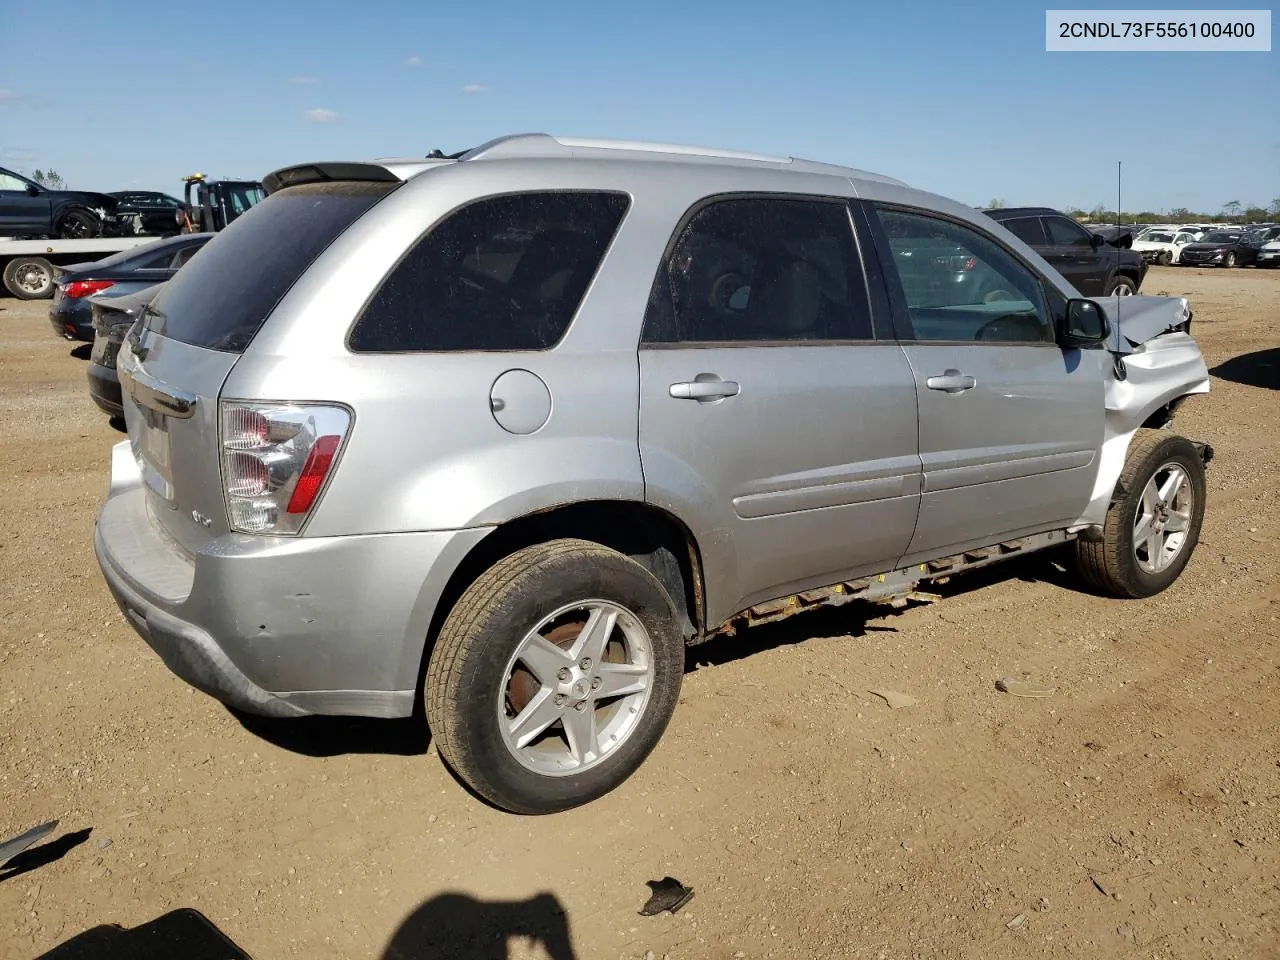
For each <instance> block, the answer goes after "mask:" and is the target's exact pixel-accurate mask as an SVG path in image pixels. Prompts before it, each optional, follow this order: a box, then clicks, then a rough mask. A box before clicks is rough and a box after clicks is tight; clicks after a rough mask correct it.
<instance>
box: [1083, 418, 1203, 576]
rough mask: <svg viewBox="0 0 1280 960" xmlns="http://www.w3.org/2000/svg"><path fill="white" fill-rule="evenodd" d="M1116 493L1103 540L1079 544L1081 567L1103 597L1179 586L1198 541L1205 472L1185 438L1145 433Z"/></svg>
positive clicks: (1132, 448)
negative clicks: (1104, 595)
mask: <svg viewBox="0 0 1280 960" xmlns="http://www.w3.org/2000/svg"><path fill="white" fill-rule="evenodd" d="M1116 490H1117V494H1116V496H1115V498H1114V499H1113V501H1112V503H1111V507H1110V509H1109V510H1108V511H1107V520H1106V523H1105V524H1104V526H1103V531H1102V536H1101V538H1100V539H1097V540H1077V541H1076V566H1077V568H1078V569H1079V571H1080V574H1081V576H1083V577H1084V579H1085V580H1087V581H1088V582H1089V583H1091V584H1092V585H1093V586H1095V587H1097V588H1098V589H1099V590H1103V591H1106V592H1107V593H1112V594H1115V595H1117V596H1121V597H1130V598H1137V597H1149V596H1152V595H1153V594H1156V593H1159V592H1160V591H1162V590H1164V589H1166V588H1167V587H1168V586H1169V585H1170V584H1172V583H1173V582H1174V581H1175V580H1177V579H1178V575H1179V574H1181V573H1182V570H1183V568H1184V567H1186V565H1187V562H1188V561H1189V560H1190V559H1191V554H1192V552H1193V551H1194V550H1195V548H1196V544H1197V543H1198V542H1199V540H1200V525H1201V523H1202V522H1203V520H1204V498H1205V482H1204V464H1203V463H1202V462H1201V460H1200V455H1199V453H1198V452H1197V451H1196V448H1195V446H1194V445H1192V443H1191V441H1190V440H1188V439H1186V438H1185V437H1180V436H1178V435H1177V434H1174V433H1170V432H1169V431H1167V430H1139V431H1138V432H1137V434H1135V435H1134V438H1133V442H1132V443H1131V444H1130V445H1129V452H1128V454H1127V455H1126V458H1125V464H1124V469H1123V470H1122V471H1121V473H1120V480H1119V482H1118V483H1117V485H1116Z"/></svg>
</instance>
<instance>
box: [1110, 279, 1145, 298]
mask: <svg viewBox="0 0 1280 960" xmlns="http://www.w3.org/2000/svg"><path fill="white" fill-rule="evenodd" d="M1137 292H1138V285H1137V284H1136V283H1134V282H1133V281H1132V280H1130V279H1129V278H1128V277H1114V278H1112V280H1111V284H1110V286H1108V287H1107V292H1106V296H1108V297H1131V296H1133V295H1134V294H1135V293H1137Z"/></svg>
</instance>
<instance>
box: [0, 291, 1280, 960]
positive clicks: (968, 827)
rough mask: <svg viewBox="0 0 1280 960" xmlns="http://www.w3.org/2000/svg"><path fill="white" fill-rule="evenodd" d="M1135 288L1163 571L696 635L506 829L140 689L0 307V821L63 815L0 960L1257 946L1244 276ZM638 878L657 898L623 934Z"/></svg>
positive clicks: (1273, 931) (1258, 448)
mask: <svg viewBox="0 0 1280 960" xmlns="http://www.w3.org/2000/svg"><path fill="white" fill-rule="evenodd" d="M1144 289H1145V290H1147V291H1148V292H1152V293H1155V292H1168V293H1175V294H1185V295H1188V296H1190V297H1191V298H1192V302H1193V306H1194V309H1195V321H1194V333H1195V334H1196V335H1197V337H1198V339H1199V340H1200V342H1201V344H1202V346H1203V348H1204V351H1205V353H1206V356H1207V358H1208V361H1209V365H1210V368H1211V369H1212V370H1213V371H1214V380H1213V390H1212V393H1211V394H1210V395H1209V396H1207V397H1204V398H1198V399H1195V400H1193V401H1191V402H1190V403H1188V404H1187V406H1186V407H1185V408H1184V411H1183V412H1182V413H1181V414H1180V415H1179V419H1178V426H1179V429H1180V430H1181V431H1182V432H1184V433H1186V434H1188V435H1190V436H1193V437H1196V438H1201V439H1205V440H1208V441H1210V442H1211V443H1212V444H1213V445H1214V447H1215V448H1216V451H1217V459H1215V461H1214V462H1213V463H1212V464H1211V466H1210V468H1209V491H1210V493H1209V497H1210V499H1209V504H1208V512H1207V516H1206V520H1205V527H1204V535H1203V540H1202V542H1201V545H1200V547H1199V549H1198V550H1197V552H1196V554H1195V556H1194V558H1193V560H1192V562H1191V565H1190V567H1189V568H1188V569H1187V571H1186V573H1185V574H1184V576H1183V577H1182V579H1181V580H1180V581H1179V582H1178V583H1177V584H1176V585H1175V586H1174V588H1172V589H1171V590H1169V591H1168V592H1166V593H1165V594H1162V595H1160V596H1158V597H1156V598H1153V599H1151V600H1147V601H1140V602H1122V601H1116V600H1109V599H1101V598H1098V597H1094V596H1091V595H1089V594H1087V593H1085V592H1083V590H1082V589H1081V588H1080V587H1079V585H1078V584H1077V582H1076V581H1075V580H1074V579H1073V578H1072V577H1071V576H1070V575H1069V574H1067V573H1064V572H1063V571H1062V570H1061V569H1060V568H1059V567H1058V566H1057V565H1056V564H1055V563H1054V562H1053V558H1045V557H1041V558H1033V559H1030V560H1027V561H1024V562H1022V563H1021V564H1020V565H1018V566H1013V567H1005V568H997V569H996V570H994V571H991V572H987V573H982V574H974V575H971V576H970V577H969V578H967V579H964V578H960V579H957V580H956V581H954V582H953V583H951V584H949V585H947V586H946V587H944V588H942V592H944V593H945V594H946V597H945V599H944V600H943V601H942V602H939V603H935V604H932V605H928V606H919V607H913V608H911V609H908V610H906V611H904V612H901V613H894V612H892V611H888V610H887V609H883V608H879V607H874V608H872V607H868V608H864V609H858V610H852V611H851V610H849V609H848V608H845V609H844V610H842V611H839V612H827V613H816V614H811V615H808V616H804V617H797V618H794V619H793V620H791V621H789V622H786V623H783V624H781V625H776V626H775V627H773V628H769V627H761V628H757V629H756V630H754V631H751V632H749V633H748V634H746V635H744V636H740V637H739V638H737V639H731V640H726V641H716V642H714V643H712V644H710V645H708V646H706V647H703V648H699V650H698V651H697V656H696V657H692V656H691V658H690V666H689V672H688V675H687V677H686V680H685V685H684V689H683V693H682V696H681V705H680V707H679V709H678V710H677V712H676V716H675V719H674V720H673V722H672V725H671V727H670V728H669V730H668V732H667V735H666V737H665V739H664V740H663V742H662V743H661V744H660V745H659V747H658V749H657V750H656V751H655V752H654V754H653V755H652V757H651V758H650V759H649V761H648V762H647V763H646V764H645V765H644V767H643V768H642V769H641V771H640V772H639V773H638V774H637V775H636V776H634V777H633V778H632V779H631V780H630V781H628V782H627V783H626V784H625V785H624V786H623V787H622V788H621V789H619V790H617V791H616V792H614V793H613V794H611V795H610V796H607V797H605V798H604V799H602V800H599V801H597V802H596V803H594V804H591V805H589V806H587V807H584V808H580V809H578V810H575V811H572V812H569V813H565V814H559V815H554V816H549V817H541V818H522V817H516V816H511V815H507V814H504V813H501V812H498V811H496V810H493V809H491V808H488V807H486V806H484V805H483V804H482V803H480V802H479V801H478V800H476V799H474V798H473V797H471V796H470V795H468V794H467V793H466V792H465V791H464V790H463V789H462V788H461V787H460V786H459V785H458V784H457V782H455V780H454V779H453V778H452V777H451V776H450V775H449V774H448V772H447V771H446V770H445V769H444V767H443V765H442V764H441V762H440V759H439V757H438V756H437V755H436V752H435V750H434V749H432V748H431V746H430V742H429V739H428V736H427V733H426V731H425V727H424V726H423V725H422V724H420V723H412V722H396V723H389V722H377V721H368V722H365V721H348V720H327V719H318V720H315V721H314V722H313V721H310V720H308V721H306V722H300V721H292V722H280V721H250V720H245V721H242V720H240V719H237V717H235V716H233V715H232V714H231V713H229V712H228V711H227V710H226V709H225V708H223V707H222V706H220V705H219V704H218V703H216V702H214V701H213V700H211V699H209V698H208V697H206V696H204V695H203V694H199V693H194V692H192V691H191V690H190V689H189V688H188V687H187V686H186V685H185V684H184V683H183V682H182V681H180V680H178V679H176V678H175V677H174V676H172V675H171V674H170V673H169V672H168V670H166V669H165V667H164V666H163V665H162V664H161V662H160V660H159V659H158V658H157V657H156V656H155V655H154V654H152V653H151V652H150V651H149V650H148V648H147V647H146V646H145V645H144V644H143V642H142V641H141V640H140V639H139V638H138V637H137V636H136V635H135V634H134V632H133V631H132V630H131V629H130V628H129V627H128V626H127V625H126V624H125V623H124V621H123V620H122V618H121V616H120V615H119V614H118V613H117V611H116V608H115V606H114V605H113V604H112V602H111V599H110V597H109V595H108V593H107V590H106V588H105V587H104V585H103V583H102V581H101V579H100V576H99V573H98V570H97V567H96V564H95V562H94V559H93V551H92V533H93V523H94V516H95V514H96V511H97V508H98V505H99V503H100V501H101V498H102V497H103V495H104V493H105V487H106V481H107V471H108V450H109V447H110V445H111V444H112V443H114V442H116V441H117V440H119V439H121V434H119V433H118V432H116V431H115V430H114V429H113V428H112V427H111V426H109V425H108V423H107V419H106V417H105V416H103V415H101V414H100V413H99V412H98V411H97V409H96V408H94V407H93V406H92V404H91V402H90V401H89V399H88V396H87V394H86V389H85V360H84V354H85V353H87V350H85V349H84V348H81V349H79V350H74V349H73V345H72V344H69V343H67V342H65V341H62V340H59V339H56V338H55V337H54V336H53V333H52V331H51V330H50V327H49V324H48V321H47V319H46V311H47V303H35V304H23V303H20V302H18V301H16V300H12V299H3V300H0V436H2V437H3V443H2V444H0V481H2V482H3V496H2V497H0V584H3V587H2V589H0V839H4V838H7V837H10V836H12V835H14V834H16V833H19V832H20V831H23V830H25V829H27V828H29V827H32V826H34V825H36V824H38V823H41V822H43V821H46V820H50V819H54V818H57V819H58V820H60V821H61V823H60V825H59V827H58V830H57V832H56V834H55V837H56V838H57V839H55V841H54V842H53V843H52V844H50V845H49V846H46V847H44V848H42V849H43V852H41V850H40V849H37V851H36V852H35V853H34V854H32V855H28V856H27V857H26V858H25V859H21V860H19V861H15V862H12V863H11V864H10V866H9V868H7V869H5V868H0V957H3V958H11V957H12V958H24V960H25V958H32V957H37V956H41V955H43V954H45V953H46V952H47V951H50V950H52V949H53V948H55V947H56V946H58V945H59V944H63V945H64V949H63V952H61V953H58V954H55V955H56V956H59V957H65V956H85V957H88V956H95V957H96V956H104V955H107V954H105V953H104V952H103V949H104V948H103V947H102V946H101V944H102V943H105V942H106V941H105V940H103V941H98V946H97V947H91V946H85V944H86V943H87V941H86V939H85V937H84V936H83V934H84V933H85V932H86V931H88V930H90V929H91V928H94V927H97V926H98V925H101V924H118V925H120V927H122V928H126V929H132V928H137V927H139V926H141V925H143V924H146V923H149V922H150V921H153V920H155V919H156V918H158V917H160V916H161V915H164V914H167V913H169V912H170V911H174V910H177V909H179V908H194V909H195V910H198V911H200V912H201V913H202V914H203V915H205V916H206V917H207V918H208V919H209V920H210V921H211V922H212V924H214V925H216V927H217V928H218V929H220V930H221V931H222V932H223V933H224V934H225V935H226V936H227V937H229V938H230V939H231V940H233V941H234V942H235V943H236V944H238V945H239V946H240V947H241V948H242V949H243V950H244V951H246V952H247V953H248V954H249V955H251V956H252V957H254V958H257V960H272V958H285V957H353V958H364V957H370V958H386V960H391V958H397V960H400V958H410V957H415V958H416V957H423V958H426V957H433V958H434V957H457V958H464V960H465V958H501V957H508V956H509V957H513V958H515V957H521V958H532V957H554V958H559V960H563V958H568V957H577V958H580V960H588V958H592V960H593V958H637V960H638V958H642V957H646V956H648V955H650V952H651V955H652V956H653V957H655V958H661V957H663V956H667V957H670V958H713V960H715V958H725V960H727V958H732V957H747V958H760V957H779V958H784V957H785V958H790V957H799V958H809V957H813V958H824V957H833V958H844V957H858V958H870V960H876V958H885V960H890V958H892V960H899V958H901V960H916V958H942V957H948V958H950V957H956V958H970V957H972V958H982V960H992V958H1002V957H1035V958H1039V957H1055V958H1056V957H1086V958H1111V957H1125V958H1128V957H1141V958H1148V960H1155V958H1162V960H1182V958H1200V957H1204V958H1214V960H1217V958H1222V960H1226V958H1250V960H1254V958H1276V957H1280V621H1278V620H1277V618H1278V617H1280V576H1278V572H1280V551H1278V550H1277V549H1276V548H1275V544H1276V543H1277V542H1278V541H1280V487H1278V486H1277V484H1276V481H1275V478H1276V477H1277V476H1278V475H1280V417H1278V415H1280V333H1278V332H1277V331H1278V329H1280V271H1275V272H1262V271H1258V270H1254V269H1245V270H1240V269H1237V270H1232V271H1229V272H1228V271H1216V272H1215V271H1197V270H1183V269H1177V268H1169V269H1161V268H1155V269H1154V270H1153V271H1152V273H1151V274H1150V275H1149V276H1148V279H1147V281H1146V283H1145V284H1144ZM1010 675H1011V676H1015V677H1025V678H1027V679H1032V680H1035V681H1037V682H1042V683H1045V684H1048V685H1050V686H1052V687H1053V688H1054V691H1055V692H1054V694H1053V695H1052V696H1050V697H1047V698H1044V699H1023V698H1016V697H1012V696H1009V695H1007V694H1004V693H1001V692H998V691H997V690H996V689H995V686H994V681H995V680H996V679H997V678H1000V677H1003V676H1010ZM877 688H891V689H894V690H898V691H902V692H905V693H908V694H910V695H911V696H913V697H915V698H917V700H918V702H917V703H916V704H915V705H914V706H910V707H907V708H904V709H898V710H891V709H890V708H889V707H888V706H887V704H886V703H885V702H884V701H883V700H881V699H879V698H877V697H875V696H873V695H871V694H870V693H869V692H868V691H869V690H871V689H877ZM666 875H670V876H672V877H676V878H678V879H680V880H681V881H683V882H685V883H686V884H688V885H690V886H692V887H693V888H694V891H695V896H694V898H693V900H692V901H691V902H690V903H689V904H688V905H687V906H686V907H685V908H684V909H683V910H681V911H680V912H679V913H677V914H674V915H672V914H662V915H660V916H658V917H656V918H648V917H642V916H639V915H638V910H639V908H640V907H641V906H642V905H643V903H644V901H645V899H646V898H647V897H648V895H649V889H648V888H647V887H646V886H645V881H646V880H651V879H660V878H662V877H663V876H666ZM170 919H173V918H170ZM179 919H180V918H179ZM101 933H102V931H98V933H97V934H94V935H93V936H98V935H99V934H101ZM121 935H123V934H121ZM184 936H188V939H187V940H186V941H185V942H184V943H183V944H182V945H181V946H178V945H177V944H176V943H175V942H172V941H171V942H170V944H169V946H168V947H167V948H166V950H165V951H162V952H161V953H158V954H156V955H157V956H161V955H162V956H172V957H195V956H197V955H198V954H197V947H196V940H195V939H192V938H191V936H190V935H185V934H184ZM77 937H79V938H80V939H75V938H77ZM69 941H70V944H68V942H69ZM126 942H128V941H127V940H126ZM140 942H141V941H135V942H134V946H133V947H132V948H131V949H128V950H126V952H125V953H121V954H120V955H121V956H126V955H127V956H132V957H141V956H144V955H145V956H150V954H143V953H142V952H141V947H140V946H139V945H138V944H139V943H140ZM70 947H79V948H81V949H79V952H76V950H71V949H70ZM200 955H201V956H203V954H200ZM208 955H209V956H220V957H221V956H226V954H225V953H222V954H214V953H210V954H208Z"/></svg>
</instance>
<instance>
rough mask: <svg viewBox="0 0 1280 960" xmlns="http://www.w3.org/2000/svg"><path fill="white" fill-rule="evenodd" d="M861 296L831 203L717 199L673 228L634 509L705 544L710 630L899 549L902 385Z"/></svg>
mask: <svg viewBox="0 0 1280 960" xmlns="http://www.w3.org/2000/svg"><path fill="white" fill-rule="evenodd" d="M867 290H868V288H867V284H866V280H865V278H864V275H863V271H862V265H861V261H860V259H859V256H858V252H857V247H856V243H855V238H854V234H853V230H852V225H851V222H850V215H849V209H848V206H847V205H846V204H845V203H844V202H843V201H841V200H839V199H826V198H798V197H785V196H758V195H756V196H749V197H720V198H716V199H714V200H711V201H709V202H707V203H705V204H703V205H700V206H697V207H695V208H694V210H692V211H691V212H690V213H689V214H688V215H687V216H686V218H685V221H684V223H683V224H682V225H681V226H680V228H679V229H678V230H677V231H676V234H675V239H674V240H673V242H672V244H671V245H670V246H669V248H668V252H667V254H666V256H665V258H664V260H663V263H662V264H661V265H660V267H659V271H658V276H657V277H656V279H655V282H654V287H653V292H652V296H651V298H650V302H649V306H648V309H647V311H646V316H645V323H644V328H643V335H642V342H641V345H640V453H641V462H642V465H643V469H644V477H645V496H646V499H648V500H649V502H651V503H654V504H656V505H658V506H660V507H662V508H663V509H665V510H668V511H670V512H671V513H673V514H675V515H676V516H677V517H680V518H681V519H682V520H683V521H684V523H685V524H686V525H687V526H688V527H689V529H690V531H691V532H692V533H693V534H694V536H695V537H696V538H697V542H698V544H699V546H700V548H701V550H702V560H703V568H704V570H705V571H706V578H707V579H706V583H705V584H704V588H705V602H706V606H707V616H708V620H709V622H712V623H718V622H720V621H722V620H723V619H724V618H726V617H728V616H730V615H732V614H733V613H735V612H737V611H738V610H740V609H743V608H745V607H747V606H750V605H751V604H753V603H758V602H761V601H763V600H767V599H772V598H775V597H781V596H786V595H788V594H790V593H793V592H796V591H799V590H802V589H805V588H808V587H814V586H819V585H823V584H830V583H835V582H838V581H840V580H842V579H845V578H848V577H854V576H858V575H861V574H865V573H874V572H880V571H884V570H887V569H890V568H892V567H893V566H894V565H895V564H896V562H897V560H898V558H899V557H900V556H901V555H902V553H903V551H904V550H906V548H907V545H908V543H909V542H910V539H911V533H912V530H913V529H914V526H915V519H916V511H917V507H918V502H919V484H920V460H919V456H918V453H917V450H916V396H915V387H914V385H913V383H912V377H911V370H910V368H909V367H908V365H907V361H906V356H905V354H904V353H903V351H902V349H901V348H900V347H899V346H897V344H896V343H894V342H893V339H892V335H891V333H890V336H889V339H887V340H882V341H877V340H876V339H875V337H874V328H873V323H872V320H871V313H870V308H869V305H868V299H867V297H868V294H867ZM887 332H888V331H887Z"/></svg>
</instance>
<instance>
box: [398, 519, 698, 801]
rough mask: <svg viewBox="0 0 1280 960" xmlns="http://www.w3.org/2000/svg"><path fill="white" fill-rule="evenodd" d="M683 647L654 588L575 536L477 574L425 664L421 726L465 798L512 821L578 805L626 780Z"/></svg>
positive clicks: (673, 685) (669, 697) (665, 701)
mask: <svg viewBox="0 0 1280 960" xmlns="http://www.w3.org/2000/svg"><path fill="white" fill-rule="evenodd" d="M683 674H684V641H683V638H682V637H681V635H680V631H679V629H678V627H677V620H676V612H675V607H674V605H673V604H672V601H671V598H670V597H669V596H668V595H667V592H666V590H665V589H664V588H663V587H662V585H661V584H660V583H659V582H658V581H657V579H655V578H654V576H653V575H652V574H651V573H649V571H648V570H646V569H645V568H644V567H642V566H641V565H640V564H638V563H636V562H635V561H634V560H632V559H630V558H629V557H626V556H624V555H622V554H620V553H617V552H615V551H613V550H609V549H607V548H605V547H602V546H599V545H598V544H594V543H589V542H587V541H583V540H554V541H551V542H549V543H544V544H538V545H536V546H532V547H527V548H525V549H524V550H520V551H518V552H516V553H514V554H512V555H511V556H509V557H507V558H505V559H504V560H501V561H499V562H498V563H497V564H495V565H494V566H493V567H491V568H490V569H489V570H488V571H486V572H485V573H483V574H482V575H481V576H480V577H479V578H478V579H477V580H476V581H475V582H474V583H473V584H472V585H471V586H470V587H468V588H467V590H466V591H465V592H464V593H463V594H462V596H461V597H460V598H459V599H458V602H457V604H456V605H455V606H454V608H453V610H452V611H451V612H450V614H449V616H448V617H447V618H446V620H445V623H444V626H443V627H442V629H441V631H440V637H439V639H438V641H437V643H436V647H435V649H434V651H433V652H432V654H431V659H430V662H429V663H428V666H427V676H426V688H425V690H424V697H423V699H424V701H425V703H426V708H427V722H428V723H429V724H430V726H431V732H432V735H433V736H434V737H435V739H436V743H437V745H438V746H439V749H440V754H441V756H442V757H443V758H444V760H445V762H447V763H448V764H449V766H450V767H451V768H452V769H453V771H454V772H455V773H456V774H457V775H458V776H459V777H460V778H461V779H462V780H463V781H464V782H465V783H466V784H467V785H468V786H469V787H471V788H472V789H473V790H475V791H476V792H477V793H478V794H480V795H481V796H482V797H484V798H485V799H487V800H489V801H490V802H492V803H494V804H496V805H497V806H499V807H502V808H503V809H506V810H510V811H512V812H515V813H530V814H534V813H552V812H555V811H559V810H566V809H568V808H570V807H575V806H578V805H579V804H583V803H587V802H589V801H591V800H594V799H596V798H597V797H600V796H602V795H603V794H605V793H608V792H609V791H610V790H613V789H614V788H615V787H617V786H618V785H619V784H621V783H622V782H623V781H624V780H626V779H627V778H628V777H629V776H631V774H632V773H634V772H635V771H636V770H637V769H638V768H639V767H640V765H641V763H643V762H644V759H645V758H646V757H647V756H648V755H649V752H650V751H651V750H652V749H653V748H654V746H655V745H656V744H657V742H658V740H659V738H660V737H661V736H662V733H663V731H664V730H665V729H666V726H667V722H668V721H669V720H670V718H671V714H672V712H673V711H674V709H675V705H676V699H677V697H678V696H679V693H680V683H681V680H682V678H683Z"/></svg>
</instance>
